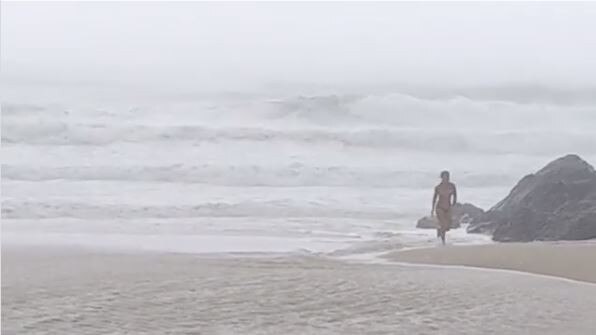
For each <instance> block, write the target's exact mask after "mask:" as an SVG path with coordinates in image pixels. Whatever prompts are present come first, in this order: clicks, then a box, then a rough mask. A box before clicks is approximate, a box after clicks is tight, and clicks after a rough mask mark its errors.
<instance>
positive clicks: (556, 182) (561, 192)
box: [468, 155, 596, 242]
mask: <svg viewBox="0 0 596 335" xmlns="http://www.w3.org/2000/svg"><path fill="white" fill-rule="evenodd" d="M468 232H469V233H485V234H492V235H493V239H494V240H495V241H502V242H506V241H534V240H546V241H550V240H584V239H592V238H596V171H594V168H593V167H592V166H591V165H590V164H588V163H587V162H585V161H584V160H582V159H581V158H580V157H579V156H577V155H567V156H564V157H561V158H559V159H557V160H555V161H553V162H551V163H549V164H548V165H546V166H545V167H544V168H543V169H541V170H540V171H538V172H537V173H535V174H532V175H528V176H525V177H524V178H522V179H521V180H520V181H519V182H518V184H517V185H516V186H515V187H514V188H513V189H512V190H511V192H510V193H509V195H508V196H507V197H505V199H503V200H501V201H500V202H499V203H498V204H496V205H495V206H494V207H493V208H491V209H490V210H489V211H487V212H486V213H485V214H484V215H482V216H481V217H480V218H478V219H475V220H474V221H473V222H472V224H470V226H469V227H468Z"/></svg>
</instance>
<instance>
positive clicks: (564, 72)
mask: <svg viewBox="0 0 596 335" xmlns="http://www.w3.org/2000/svg"><path fill="white" fill-rule="evenodd" d="M1 37H2V41H1V42H2V50H1V51H2V81H3V84H4V85H10V84H11V83H30V82H36V83H40V82H42V83H50V84H51V83H55V82H78V83H120V84H135V85H147V86H153V87H160V86H163V87H165V86H167V87H170V88H189V87H191V88H198V87H226V86H233V87H241V86H242V85H244V86H246V87H250V86H254V85H262V84H266V83H269V82H307V83H317V82H320V83H342V84H359V83H363V84H369V83H377V84H378V83H392V82H400V83H404V82H406V83H419V84H434V85H436V84H460V85H475V84H491V83H508V82H532V83H541V84H552V85H579V86H582V85H595V84H596V4H594V3H591V4H590V3H583V4H580V3H576V4H569V3H567V4H566V3H524V4H522V3H455V4H454V3H258V4H254V3H171V2H163V3H155V2H153V3H141V2H135V3H7V2H5V1H3V2H2V32H1Z"/></svg>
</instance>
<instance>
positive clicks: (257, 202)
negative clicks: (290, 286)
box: [1, 91, 596, 257]
mask: <svg viewBox="0 0 596 335" xmlns="http://www.w3.org/2000/svg"><path fill="white" fill-rule="evenodd" d="M59 98H60V97H56V98H55V99H54V100H53V101H51V102H43V103H40V102H31V101H32V99H27V98H26V96H25V98H20V99H13V100H12V101H6V100H5V101H4V103H3V105H2V155H1V156H2V234H3V243H18V244H59V245H81V246H88V247H96V248H107V249H125V250H154V251H171V252H184V253H249V254H250V253H258V254H268V253H272V254H278V253H290V254H293V253H308V254H311V253H315V254H319V253H323V254H326V255H338V256H347V257H361V256H365V255H369V254H376V253H382V252H386V251H391V250H394V249H401V248H409V247H419V246H428V245H433V244H434V243H436V237H435V232H434V231H429V230H418V229H416V228H415V224H416V221H417V219H419V218H420V217H422V216H425V215H428V214H429V212H430V207H431V199H432V192H433V186H434V185H435V184H437V183H438V182H439V173H440V171H442V170H449V171H451V175H452V179H453V181H454V182H455V183H456V185H457V186H458V196H459V200H460V201H461V202H470V203H473V204H475V205H477V206H479V207H482V208H484V209H488V208H490V207H491V206H492V205H494V204H495V203H496V202H498V201H499V200H500V199H502V198H503V197H504V196H506V195H507V194H508V192H509V191H510V189H511V188H512V187H513V186H514V185H515V183H516V182H517V180H519V179H520V178H521V177H523V176H524V175H526V174H529V173H532V172H534V171H536V170H537V169H539V168H541V167H542V166H543V165H545V164H546V163H548V162H549V161H551V160H553V159H555V158H557V157H558V156H561V155H564V154H567V153H577V154H579V155H580V156H582V157H583V158H584V159H586V160H587V161H589V162H592V163H594V162H596V145H595V144H596V132H595V131H594V125H595V124H596V113H595V107H596V106H595V105H594V103H592V102H585V101H584V102H582V103H577V104H573V103H569V102H556V101H555V102H553V101H540V100H536V101H532V100H529V101H528V100H524V101H517V100H515V99H512V100H507V99H495V98H487V97H474V96H461V95H453V96H446V97H423V96H417V95H414V94H409V93H403V92H389V93H388V92H384V93H375V94H372V93H361V94H360V93H359V94H344V93H341V94H327V93H325V94H288V93H284V94H281V93H268V92H266V91H265V92H261V93H259V94H231V93H230V94H224V93H221V94H211V95H201V96H193V95H187V96H179V97H169V98H161V97H153V98H151V99H136V100H135V99H128V100H123V99H120V100H109V99H104V100H98V99H95V100H93V102H91V101H90V100H89V101H86V100H84V99H79V100H78V102H76V103H73V102H68V103H67V102H61V101H59V100H60V99H59ZM448 239H449V241H450V243H453V244H467V243H488V242H489V241H490V238H489V237H487V236H482V235H468V234H467V233H466V232H465V229H457V230H453V231H451V232H450V233H449V235H448Z"/></svg>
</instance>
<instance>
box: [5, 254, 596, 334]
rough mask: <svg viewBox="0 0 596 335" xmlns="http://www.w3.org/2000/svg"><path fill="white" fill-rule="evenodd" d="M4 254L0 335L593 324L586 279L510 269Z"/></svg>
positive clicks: (591, 288) (518, 329)
mask: <svg viewBox="0 0 596 335" xmlns="http://www.w3.org/2000/svg"><path fill="white" fill-rule="evenodd" d="M454 249H455V248H454ZM2 251H3V253H2V254H3V255H2V261H3V263H2V334H3V335H4V334H276V335H277V334H342V335H345V334H591V335H592V334H593V333H594V329H596V319H595V318H594V311H595V310H596V285H593V284H585V283H575V282H569V281H561V280H554V279H552V278H545V277H537V276H527V275H519V274H516V273H507V272H494V271H477V270H467V269H453V268H436V267H425V266H416V267H413V266H400V265H383V264H349V263H345V262H339V261H335V260H329V259H325V258H322V257H280V258H269V259H266V258H214V257H212V258H206V257H204V256H203V257H200V256H193V255H177V254H149V253H144V254H123V253H120V254H116V253H111V254H110V253H100V252H93V251H83V250H77V249H64V248H60V249H59V248H28V249H24V248H22V247H3V250H2Z"/></svg>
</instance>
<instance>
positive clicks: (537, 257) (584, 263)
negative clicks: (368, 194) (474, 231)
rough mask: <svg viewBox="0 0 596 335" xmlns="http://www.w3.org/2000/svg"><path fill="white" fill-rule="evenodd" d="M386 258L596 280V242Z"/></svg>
mask: <svg viewBox="0 0 596 335" xmlns="http://www.w3.org/2000/svg"><path fill="white" fill-rule="evenodd" d="M385 258H387V259H389V260H391V261H396V262H406V263H422V264H441V265H463V266H472V267H481V268H493V269H505V270H514V271H521V272H529V273H535V274H541V275H548V276H556V277H562V278H568V279H573V280H581V281H586V282H592V283H596V242H594V241H584V242H582V241H577V242H535V243H499V244H489V245H473V246H472V245H470V246H455V247H454V246H447V247H440V248H425V249H412V250H404V251H399V252H394V253H391V254H389V255H387V256H385Z"/></svg>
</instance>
